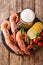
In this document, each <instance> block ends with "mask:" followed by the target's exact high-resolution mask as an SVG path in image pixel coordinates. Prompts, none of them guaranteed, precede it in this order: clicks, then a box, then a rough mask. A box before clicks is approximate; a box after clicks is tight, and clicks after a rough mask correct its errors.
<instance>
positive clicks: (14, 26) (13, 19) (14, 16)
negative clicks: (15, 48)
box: [10, 13, 19, 43]
mask: <svg viewBox="0 0 43 65" xmlns="http://www.w3.org/2000/svg"><path fill="white" fill-rule="evenodd" d="M18 21H19V18H18V15H17V14H16V13H14V14H12V15H11V16H10V24H11V31H12V33H13V37H14V41H15V43H17V42H16V30H17V28H18V26H17V24H16V23H17V22H18Z"/></svg>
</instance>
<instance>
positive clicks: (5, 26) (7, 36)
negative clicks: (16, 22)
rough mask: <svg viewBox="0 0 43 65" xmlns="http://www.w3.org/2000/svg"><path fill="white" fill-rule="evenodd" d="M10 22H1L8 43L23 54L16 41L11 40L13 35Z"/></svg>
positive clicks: (15, 50)
mask: <svg viewBox="0 0 43 65" xmlns="http://www.w3.org/2000/svg"><path fill="white" fill-rule="evenodd" d="M9 29H10V24H9V21H4V22H2V24H1V30H2V32H3V34H4V37H5V41H6V44H7V45H8V46H9V47H10V48H11V49H12V50H13V51H14V52H17V53H20V54H23V52H22V51H21V50H20V49H19V48H18V47H17V46H16V45H15V43H14V42H12V41H11V36H10V34H9V31H8V30H9Z"/></svg>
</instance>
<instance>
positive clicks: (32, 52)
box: [1, 12, 40, 56]
mask: <svg viewBox="0 0 43 65" xmlns="http://www.w3.org/2000/svg"><path fill="white" fill-rule="evenodd" d="M17 14H18V16H19V17H20V12H19V13H17ZM6 20H8V21H9V18H7V19H6ZM37 21H40V20H39V19H38V18H37V17H36V18H35V20H34V23H35V22H37ZM25 30H26V29H25ZM10 33H11V30H10ZM1 39H2V42H3V44H4V46H5V47H6V48H7V49H8V50H9V51H10V52H12V53H14V54H16V55H18V56H23V55H22V54H17V53H15V52H14V51H13V50H12V49H11V48H10V47H9V46H8V45H7V44H6V42H5V38H4V35H3V32H2V31H1ZM30 52H31V54H34V53H35V51H33V50H30ZM24 55H25V54H24Z"/></svg>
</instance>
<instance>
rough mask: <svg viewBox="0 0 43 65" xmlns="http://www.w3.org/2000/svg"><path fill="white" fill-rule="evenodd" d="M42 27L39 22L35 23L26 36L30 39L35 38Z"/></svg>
mask: <svg viewBox="0 0 43 65" xmlns="http://www.w3.org/2000/svg"><path fill="white" fill-rule="evenodd" d="M42 29H43V25H42V23H41V22H36V23H35V24H34V25H33V26H32V27H31V28H30V29H29V30H28V31H27V36H29V37H30V38H31V39H34V38H36V34H37V33H39V34H40V32H41V31H42Z"/></svg>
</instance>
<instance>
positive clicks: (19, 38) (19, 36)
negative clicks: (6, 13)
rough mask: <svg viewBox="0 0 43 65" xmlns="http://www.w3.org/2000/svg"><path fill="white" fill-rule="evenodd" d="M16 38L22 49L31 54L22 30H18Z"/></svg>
mask: <svg viewBox="0 0 43 65" xmlns="http://www.w3.org/2000/svg"><path fill="white" fill-rule="evenodd" d="M16 40H17V42H18V46H19V47H20V49H21V50H22V51H23V52H24V53H25V54H27V55H30V52H29V51H28V50H27V48H26V46H25V43H24V41H23V35H22V34H21V31H18V32H17V34H16Z"/></svg>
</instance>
